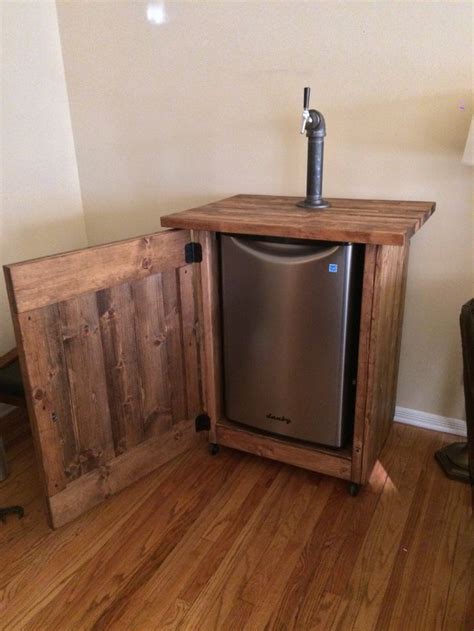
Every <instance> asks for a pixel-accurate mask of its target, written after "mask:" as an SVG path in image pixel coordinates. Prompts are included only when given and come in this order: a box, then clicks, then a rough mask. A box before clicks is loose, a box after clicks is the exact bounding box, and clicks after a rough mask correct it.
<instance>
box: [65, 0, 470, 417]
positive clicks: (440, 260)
mask: <svg viewBox="0 0 474 631" xmlns="http://www.w3.org/2000/svg"><path fill="white" fill-rule="evenodd" d="M58 7H59V23H60V33H61V40H62V45H63V54H64V60H65V67H66V77H67V84H68V89H69V97H70V105H71V114H72V124H73V129H74V136H75V142H76V150H77V157H78V167H79V174H80V180H81V187H82V195H83V204H84V211H85V220H86V226H87V233H88V237H89V241H90V242H91V243H100V242H105V241H108V240H110V239H117V238H121V237H127V236H131V235H135V234H140V233H146V232H150V231H154V230H157V229H158V228H159V217H160V215H161V214H163V213H165V212H169V211H175V210H180V209H184V208H187V207H190V206H193V205H197V204H201V203H205V202H208V201H211V200H214V199H216V198H222V197H225V196H228V195H232V194H235V193H241V192H249V193H275V194H302V193H303V191H304V187H305V168H306V164H305V161H306V155H305V154H306V146H305V140H304V139H303V138H302V137H301V136H299V134H298V129H299V124H300V112H301V100H302V89H303V86H304V85H311V86H312V91H313V96H312V105H313V107H316V108H318V109H320V110H321V111H322V112H323V113H324V115H325V117H326V121H327V128H328V136H327V139H326V161H325V193H326V195H328V196H330V195H333V196H354V197H368V198H392V199H413V200H416V199H421V200H436V202H437V204H438V209H437V213H436V215H435V216H434V217H433V218H432V219H431V220H430V221H429V223H428V224H427V225H426V227H425V228H424V229H423V230H422V231H421V232H420V233H419V234H418V235H417V236H415V238H414V239H413V242H412V253H411V260H410V270H409V282H408V292H407V303H406V313H405V326H404V333H403V347H402V358H401V368H400V386H399V392H398V404H399V405H402V406H404V407H409V408H415V409H419V410H423V411H426V412H432V413H437V414H441V415H446V416H453V417H461V416H463V414H464V406H463V399H462V390H461V356H460V342H459V333H458V313H459V309H460V306H461V304H462V303H463V302H464V301H466V300H467V299H469V298H470V297H471V296H472V294H473V284H472V278H473V277H472V271H473V270H472V245H473V244H472V214H471V211H472V197H471V195H472V170H470V168H469V167H466V166H464V165H462V164H461V156H462V151H463V145H464V141H465V138H466V135H467V129H468V125H469V121H470V118H471V111H472V100H471V99H472V94H471V90H472V49H471V37H472V5H471V4H470V3H467V2H466V3H456V2H446V3H443V2H437V3H425V2H402V3H394V2H390V3H384V2H373V3H363V2H357V3H353V2H348V3H336V2H322V3H320V2H308V3H300V2H256V3H253V2H242V3H231V2H194V3H191V2H189V3H185V2H177V3H176V2H166V3H165V8H166V11H167V16H168V21H167V23H165V24H161V25H153V24H150V23H149V22H147V20H146V17H145V14H146V3H145V2H141V1H134V2H124V1H109V2H96V3H84V2H67V3H66V2H59V3H58Z"/></svg>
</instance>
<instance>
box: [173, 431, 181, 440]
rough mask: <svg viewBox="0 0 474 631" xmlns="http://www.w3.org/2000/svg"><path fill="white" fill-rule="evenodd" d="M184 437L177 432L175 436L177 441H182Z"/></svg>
mask: <svg viewBox="0 0 474 631" xmlns="http://www.w3.org/2000/svg"><path fill="white" fill-rule="evenodd" d="M182 437H183V433H182V432H180V431H178V432H175V435H174V436H173V438H174V439H175V440H181V438H182Z"/></svg>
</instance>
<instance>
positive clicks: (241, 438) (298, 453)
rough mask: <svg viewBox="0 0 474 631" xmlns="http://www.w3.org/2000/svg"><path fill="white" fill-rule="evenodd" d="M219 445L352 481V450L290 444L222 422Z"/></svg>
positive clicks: (219, 427) (219, 425)
mask: <svg viewBox="0 0 474 631" xmlns="http://www.w3.org/2000/svg"><path fill="white" fill-rule="evenodd" d="M216 432H217V443H218V444H220V445H225V446H227V447H233V448H234V449H241V450H243V451H247V452H248V453H251V454H256V455H258V456H264V457H265V458H271V459H272V460H278V461H280V462H285V463H287V464H292V465H295V466H297V467H302V468H304V469H309V470H310V471H318V472H320V473H325V474H326V475H333V476H335V477H337V478H343V479H344V480H350V479H351V454H350V451H347V450H344V449H340V450H333V451H331V450H329V449H324V448H321V447H318V446H316V445H315V446H314V447H313V446H311V445H308V444H307V443H298V442H296V441H291V442H290V441H287V440H285V439H284V438H277V437H276V436H271V435H267V434H263V433H258V432H256V431H255V430H252V429H250V428H248V429H247V428H245V427H244V426H240V425H236V424H235V423H232V422H231V421H226V420H220V421H218V423H217V428H216Z"/></svg>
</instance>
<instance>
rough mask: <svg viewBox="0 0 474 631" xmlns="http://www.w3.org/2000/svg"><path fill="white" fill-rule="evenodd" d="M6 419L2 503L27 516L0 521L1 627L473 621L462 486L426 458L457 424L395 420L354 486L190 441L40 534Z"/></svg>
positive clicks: (27, 461) (443, 624)
mask: <svg viewBox="0 0 474 631" xmlns="http://www.w3.org/2000/svg"><path fill="white" fill-rule="evenodd" d="M15 414H18V413H17V412H15ZM7 421H8V419H3V418H2V419H0V433H1V434H2V435H3V436H4V437H5V440H6V443H7V445H10V447H9V453H10V454H11V476H10V477H9V478H8V480H7V481H6V482H4V483H3V484H2V485H1V486H0V504H2V505H3V504H4V503H5V500H6V499H7V498H11V497H14V498H15V499H16V502H18V503H20V504H23V505H24V506H25V508H26V515H25V517H24V519H23V520H20V521H18V520H16V519H8V520H7V522H6V524H4V525H2V527H1V528H0V557H1V558H2V565H1V567H0V590H1V594H2V626H3V627H5V628H6V629H65V628H67V629H75V631H86V630H89V629H96V630H97V631H99V630H100V629H153V628H159V629H170V630H174V629H206V631H207V630H209V631H212V630H213V629H219V631H221V630H222V631H234V630H235V629H240V628H244V629H246V630H248V631H255V630H256V629H265V628H267V629H279V628H281V629H287V630H288V631H289V630H297V629H305V631H306V629H308V630H310V631H311V630H314V629H319V630H324V631H332V630H334V631H336V630H338V631H339V630H340V629H364V631H365V630H367V631H371V630H374V631H375V630H376V631H379V630H382V629H384V630H385V629H396V630H397V631H398V630H399V629H411V628H414V629H415V628H416V630H417V631H431V630H432V629H433V628H436V629H440V630H441V631H453V630H454V629H464V628H467V629H469V628H470V627H469V621H470V618H469V615H470V613H472V605H471V602H470V599H469V593H470V584H469V583H470V578H471V575H472V563H473V560H472V556H471V557H470V553H471V550H472V539H471V537H472V518H470V492H469V487H468V485H463V484H459V483H458V482H455V481H451V480H449V479H447V478H445V477H444V475H443V473H442V471H441V470H440V469H439V468H438V466H437V463H436V462H435V460H434V458H433V452H434V450H435V449H437V448H438V447H439V446H440V445H442V444H447V443H449V442H452V436H445V435H440V434H438V433H435V432H429V431H426V430H420V429H417V428H410V427H406V426H403V425H400V424H398V423H396V424H395V426H394V431H393V432H392V434H391V435H390V437H389V440H388V442H387V444H386V446H385V448H384V450H383V451H382V454H381V456H380V462H379V463H378V464H377V467H376V469H375V470H374V472H373V475H372V477H371V480H370V483H369V486H368V487H367V488H366V489H364V490H363V491H361V493H360V494H359V496H358V497H357V498H353V497H350V496H349V495H348V494H347V493H346V491H345V484H344V482H343V481H341V480H336V479H331V478H327V477H324V476H321V475H319V474H314V473H310V472H304V471H302V470H299V469H296V468H294V467H289V466H286V465H282V464H280V463H277V462H274V461H271V460H267V459H263V458H256V457H254V456H251V455H247V454H244V453H242V452H238V451H235V450H231V449H225V448H223V449H222V451H221V453H220V455H219V456H218V457H216V458H211V457H210V456H209V455H208V454H207V451H206V450H205V449H204V446H203V445H202V443H201V444H196V445H195V447H194V448H193V449H191V450H189V451H188V452H186V453H185V454H183V455H182V456H180V457H179V458H178V459H175V460H173V461H170V462H168V463H167V464H165V465H164V466H162V467H161V468H160V469H158V470H157V471H155V472H154V473H152V474H150V475H149V476H147V477H145V478H142V479H141V480H140V481H138V482H137V483H136V484H134V485H133V486H132V487H129V488H128V489H126V490H124V491H123V493H121V494H120V495H117V496H115V497H113V498H111V499H110V500H109V501H108V502H107V503H105V504H103V505H101V506H97V507H96V508H95V509H94V510H92V511H90V512H89V513H87V514H85V515H83V516H82V517H80V518H79V519H77V520H76V521H74V522H73V523H71V524H69V525H67V526H65V527H64V528H61V529H60V530H56V531H51V530H49V529H48V528H47V527H46V525H45V523H44V520H43V517H42V513H41V492H40V488H39V485H38V480H37V478H36V476H35V468H34V466H33V453H32V448H31V443H30V439H29V436H28V434H25V432H24V430H22V432H20V433H18V428H19V425H20V423H19V419H18V416H16V417H15V418H14V422H11V423H8V422H7ZM23 427H26V426H25V425H24V426H23ZM10 430H11V431H12V432H13V434H12V437H11V438H10V435H9V431H10ZM404 445H405V446H406V445H410V449H401V447H403V446H404ZM124 455H126V454H124ZM86 475H91V474H86ZM83 477H84V476H83ZM81 479H82V478H80V479H79V480H78V481H80V480H81ZM438 491H440V492H438ZM359 503H360V505H359ZM351 516H352V519H351ZM348 521H351V523H350V524H349V523H348ZM433 533H434V534H433ZM351 541H353V542H354V551H353V553H351V550H350V543H351ZM404 548H405V549H404ZM417 568H419V570H420V572H421V574H418V570H417ZM427 585H428V588H427ZM318 594H320V596H318ZM314 596H316V597H317V600H316V601H314ZM471 622H472V620H471Z"/></svg>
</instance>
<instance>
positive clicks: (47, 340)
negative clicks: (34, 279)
mask: <svg viewBox="0 0 474 631" xmlns="http://www.w3.org/2000/svg"><path fill="white" fill-rule="evenodd" d="M14 324H15V328H16V335H17V343H18V349H19V351H20V362H21V366H22V377H23V384H24V387H25V394H26V400H27V404H28V412H29V417H30V419H35V422H33V423H32V427H33V436H34V438H35V442H36V447H37V459H38V464H39V466H40V471H41V472H42V477H43V480H44V485H45V489H46V492H47V495H54V494H55V493H58V492H59V491H61V490H62V489H64V488H65V487H66V484H68V482H69V481H70V480H74V479H75V478H76V477H77V476H78V475H79V474H80V464H79V446H78V442H77V431H76V427H75V424H74V417H73V414H72V409H71V401H70V391H69V382H68V379H67V372H66V362H65V358H64V354H63V347H62V335H61V329H60V326H59V310H58V306H57V305H51V306H48V307H46V308H44V309H35V310H33V311H31V312H29V313H27V314H21V315H20V316H19V317H18V320H16V319H15V318H14Z"/></svg>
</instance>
